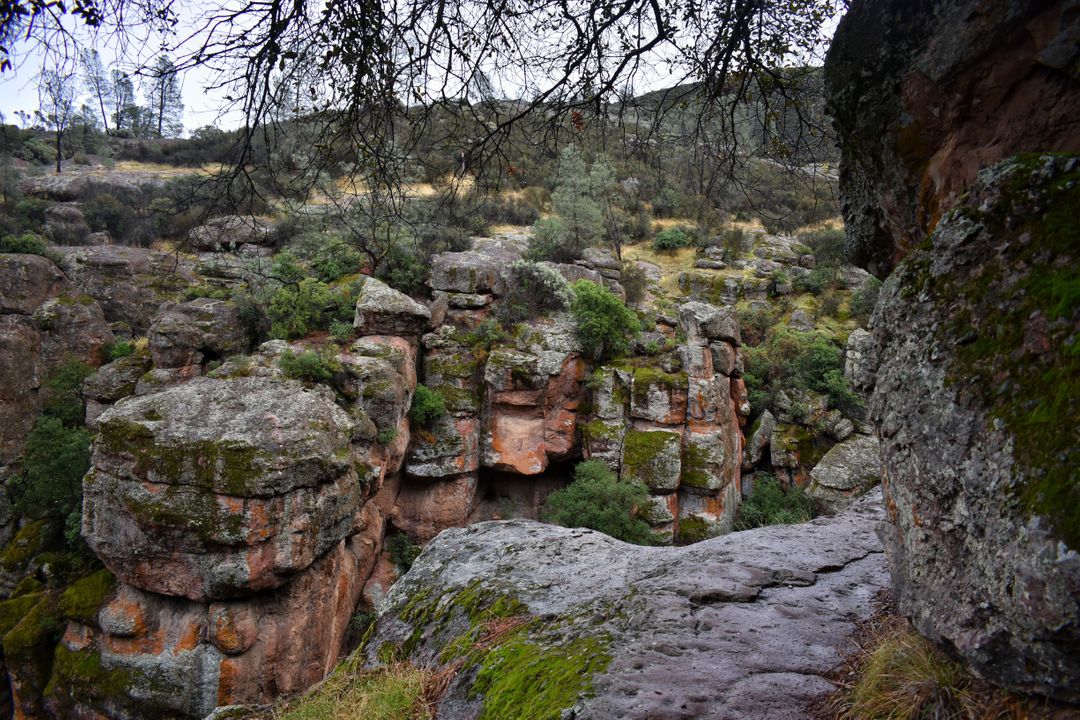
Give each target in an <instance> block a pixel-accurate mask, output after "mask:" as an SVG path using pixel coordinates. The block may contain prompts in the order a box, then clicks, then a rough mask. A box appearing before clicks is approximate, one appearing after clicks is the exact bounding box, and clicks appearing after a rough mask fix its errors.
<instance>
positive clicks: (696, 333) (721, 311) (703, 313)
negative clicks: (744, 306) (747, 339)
mask: <svg viewBox="0 0 1080 720" xmlns="http://www.w3.org/2000/svg"><path fill="white" fill-rule="evenodd" d="M679 327H680V328H681V329H682V330H683V332H685V333H686V337H687V342H689V343H690V344H691V345H708V344H709V342H710V341H713V340H723V341H724V342H729V343H731V344H732V345H739V344H740V343H741V342H742V340H741V337H740V335H739V320H738V318H736V317H735V312H734V310H733V309H732V308H729V307H717V306H715V305H709V304H707V303H703V302H697V301H691V302H688V303H683V305H682V306H681V307H680V308H679Z"/></svg>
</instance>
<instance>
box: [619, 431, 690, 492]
mask: <svg viewBox="0 0 1080 720" xmlns="http://www.w3.org/2000/svg"><path fill="white" fill-rule="evenodd" d="M680 444H681V442H680V435H679V434H678V433H674V432H668V431H666V430H651V431H641V430H628V431H627V432H626V435H625V437H624V438H623V449H622V463H621V465H622V477H623V478H632V479H635V480H640V481H641V482H643V483H645V486H646V487H648V488H649V490H651V491H652V492H654V493H663V492H671V491H673V490H675V489H676V488H678V487H679V476H680V475H681V456H682V452H681V449H680Z"/></svg>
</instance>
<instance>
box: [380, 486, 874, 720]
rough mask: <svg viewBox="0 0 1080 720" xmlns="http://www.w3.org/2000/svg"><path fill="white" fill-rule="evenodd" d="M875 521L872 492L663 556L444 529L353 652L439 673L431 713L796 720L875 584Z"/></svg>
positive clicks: (572, 535) (573, 535)
mask: <svg viewBox="0 0 1080 720" xmlns="http://www.w3.org/2000/svg"><path fill="white" fill-rule="evenodd" d="M659 514H660V515H666V516H670V513H669V512H667V513H665V511H664V510H663V509H660V511H659ZM881 517H882V509H881V500H880V494H877V493H875V494H874V495H873V496H871V497H868V498H866V499H864V500H861V501H860V502H859V503H857V504H856V506H855V507H853V508H852V509H850V510H849V511H848V512H847V513H845V514H843V515H840V516H837V517H833V518H822V519H819V520H816V521H814V522H812V523H807V524H804V525H797V526H784V527H769V528H760V529H757V530H751V531H747V532H742V533H737V534H734V535H729V536H726V537H723V538H716V539H712V540H708V541H705V542H702V543H699V544H697V545H694V546H691V547H683V548H666V549H665V548H643V547H637V546H633V545H627V544H625V543H622V542H619V541H618V540H614V539H612V538H610V537H607V536H606V535H602V534H600V533H597V532H593V531H590V530H582V529H567V528H560V527H555V526H551V525H542V524H539V523H535V522H529V521H522V520H515V521H509V522H485V523H479V524H476V525H472V526H470V527H468V528H464V529H454V530H447V531H444V532H443V533H442V534H441V535H439V536H438V537H437V538H436V539H435V540H434V541H432V542H431V543H430V544H429V545H428V546H427V548H426V549H425V550H424V553H423V554H422V555H421V556H420V558H419V559H418V560H417V561H416V562H415V563H414V564H413V566H412V569H411V570H410V571H409V572H408V573H407V574H406V575H405V576H404V577H403V578H401V580H399V581H398V582H397V583H396V584H395V585H394V586H393V587H392V588H391V590H390V592H389V594H388V595H387V597H386V599H385V602H384V610H383V612H382V613H381V614H380V617H379V621H378V624H377V626H376V631H375V634H374V636H373V637H372V638H371V640H370V642H368V644H367V646H366V648H367V649H366V655H365V656H366V658H367V660H368V662H369V663H372V664H376V663H378V662H380V661H385V660H387V659H388V658H393V657H397V656H404V657H407V658H408V659H411V660H412V661H413V662H415V663H417V664H420V665H423V666H428V667H436V668H438V667H441V666H449V667H453V668H454V669H455V673H454V675H453V679H452V680H451V681H450V683H449V686H448V688H447V691H446V693H445V694H444V695H443V696H442V698H441V699H440V701H439V707H438V714H439V716H440V717H452V718H461V719H462V720H465V719H467V718H476V717H478V716H484V717H524V716H526V715H530V716H534V715H535V716H541V715H542V716H544V717H560V715H561V716H563V717H574V718H578V719H580V720H587V719H591V718H598V719H599V718H604V719H606V718H616V717H619V718H627V719H630V718H642V719H644V718H661V717H663V718H699V719H701V720H710V719H716V720H719V719H721V718H744V717H769V718H801V717H806V716H808V715H809V707H810V705H811V704H813V703H814V702H815V701H818V700H820V699H821V698H823V697H825V696H827V695H828V694H829V693H831V692H832V691H833V690H834V689H835V686H834V685H833V683H832V681H830V680H829V679H828V677H829V672H830V671H831V670H832V669H833V668H834V667H835V666H836V665H837V664H838V663H839V662H840V660H841V659H842V657H843V656H844V654H845V653H848V652H851V651H853V650H855V645H854V643H853V642H852V640H851V634H852V632H853V631H854V629H855V626H856V623H857V622H858V621H859V620H861V619H865V618H867V617H869V616H870V615H871V614H872V613H873V604H872V603H871V602H870V600H871V598H872V597H873V596H874V594H875V593H876V592H878V591H879V590H880V589H881V588H882V587H883V586H884V585H886V583H887V582H888V576H887V573H886V570H885V563H884V559H883V557H882V553H881V545H880V541H879V540H878V538H877V536H876V534H875V532H874V527H875V525H876V524H877V523H878V522H879V521H880V519H881Z"/></svg>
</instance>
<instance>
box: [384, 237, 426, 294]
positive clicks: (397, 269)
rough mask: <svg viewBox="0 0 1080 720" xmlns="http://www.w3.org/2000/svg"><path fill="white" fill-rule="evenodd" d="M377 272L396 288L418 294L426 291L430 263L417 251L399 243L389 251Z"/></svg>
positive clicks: (406, 292)
mask: <svg viewBox="0 0 1080 720" xmlns="http://www.w3.org/2000/svg"><path fill="white" fill-rule="evenodd" d="M375 274H376V276H377V277H378V278H379V279H380V280H382V281H383V282H385V283H386V284H387V285H389V286H390V287H392V288H394V289H395V290H399V291H401V292H403V293H405V294H406V295H417V294H419V293H422V292H423V291H424V284H425V283H426V282H427V276H428V265H427V263H425V262H424V260H423V259H422V258H420V257H418V255H417V254H416V253H415V252H413V251H411V250H409V249H407V248H405V247H402V246H400V245H397V246H395V247H393V248H391V250H390V252H388V253H387V255H386V257H385V258H384V259H383V261H382V263H381V264H380V265H379V270H378V272H377V273H375Z"/></svg>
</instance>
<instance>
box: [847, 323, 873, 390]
mask: <svg viewBox="0 0 1080 720" xmlns="http://www.w3.org/2000/svg"><path fill="white" fill-rule="evenodd" d="M876 372H877V345H876V343H875V342H874V336H873V335H871V334H870V333H868V332H867V331H866V330H863V329H862V328H856V329H855V330H853V331H852V333H851V334H850V335H848V341H847V349H846V350H845V351H844V378H846V379H847V381H848V382H849V383H851V386H852V387H853V388H855V389H856V390H862V391H863V392H869V391H870V390H873V389H874V376H875V374H876Z"/></svg>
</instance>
